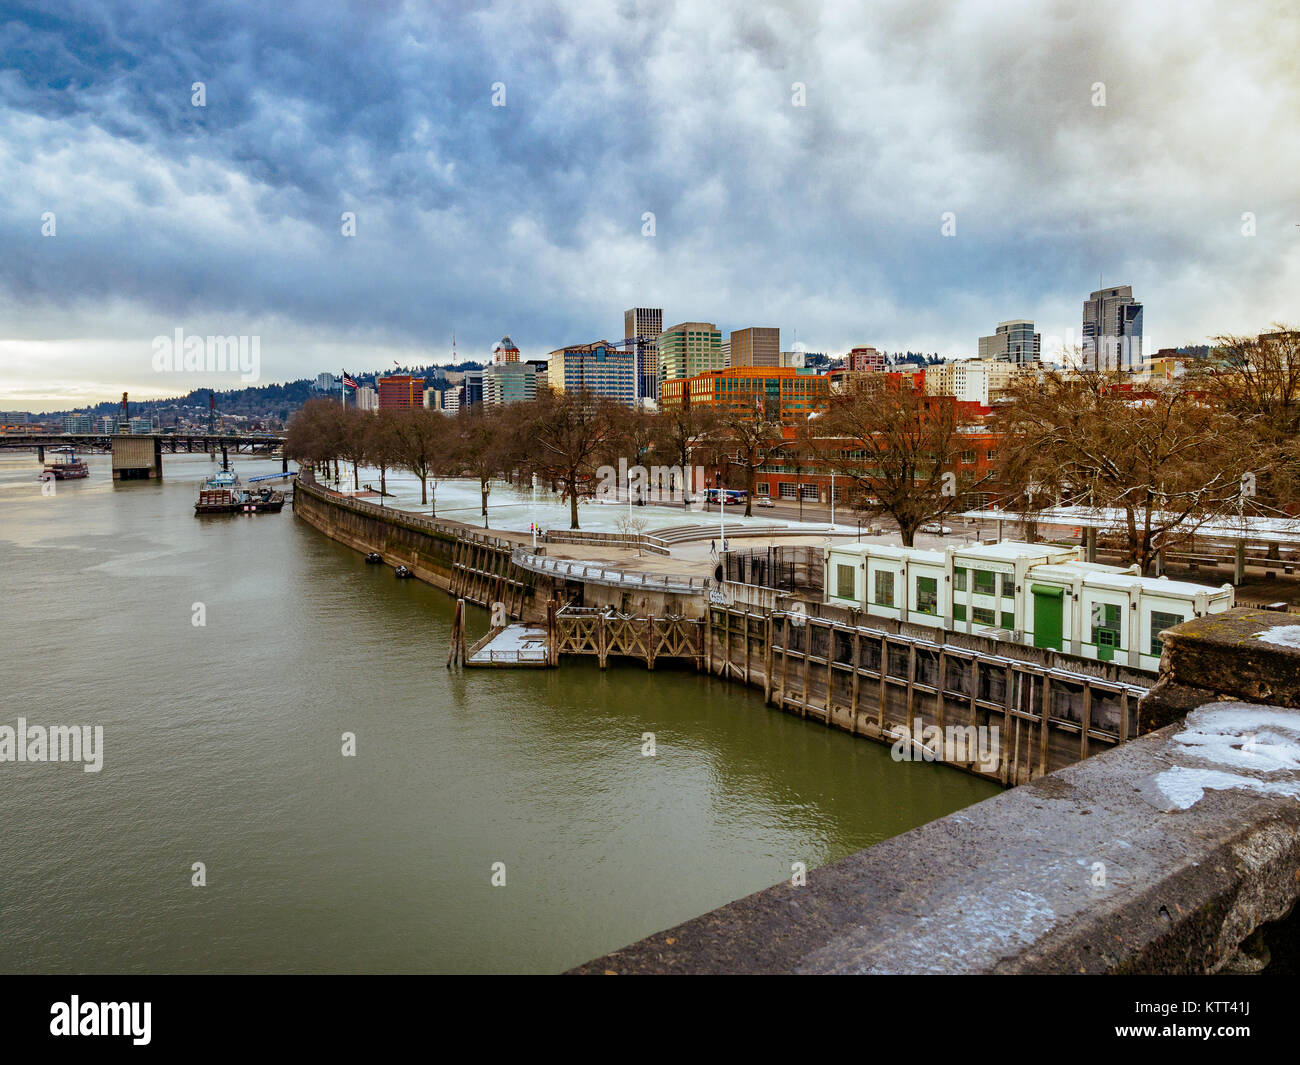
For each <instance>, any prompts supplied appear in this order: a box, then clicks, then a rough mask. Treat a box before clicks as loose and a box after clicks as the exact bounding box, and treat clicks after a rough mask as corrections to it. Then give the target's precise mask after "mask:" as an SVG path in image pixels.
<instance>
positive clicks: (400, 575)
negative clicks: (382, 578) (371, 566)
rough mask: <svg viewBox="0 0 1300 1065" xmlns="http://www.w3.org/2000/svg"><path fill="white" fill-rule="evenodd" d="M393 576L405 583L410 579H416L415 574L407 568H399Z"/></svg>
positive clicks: (394, 571)
mask: <svg viewBox="0 0 1300 1065" xmlns="http://www.w3.org/2000/svg"><path fill="white" fill-rule="evenodd" d="M393 576H394V577H396V578H397V579H398V580H399V581H404V580H407V579H408V578H410V577H414V576H415V574H414V573H412V572H411V571H410V570H409V569H407V568H406V567H405V566H398V567H397V569H395V570H393Z"/></svg>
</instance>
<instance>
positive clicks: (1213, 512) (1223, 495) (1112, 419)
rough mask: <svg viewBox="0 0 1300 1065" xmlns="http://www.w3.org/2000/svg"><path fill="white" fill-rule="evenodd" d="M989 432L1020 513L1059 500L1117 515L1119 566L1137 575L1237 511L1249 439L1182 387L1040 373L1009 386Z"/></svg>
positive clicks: (1099, 375)
mask: <svg viewBox="0 0 1300 1065" xmlns="http://www.w3.org/2000/svg"><path fill="white" fill-rule="evenodd" d="M996 425H997V427H998V428H999V429H1000V430H1001V431H1002V432H1003V434H1004V436H1003V439H1002V443H1001V446H1000V448H999V461H1000V466H1001V473H1002V482H1003V485H1004V487H1005V488H1006V489H1007V490H1008V491H1009V492H1010V493H1011V494H1012V496H1013V497H1018V498H1019V499H1020V506H1021V509H1023V510H1025V511H1027V512H1029V513H1034V512H1035V511H1037V510H1041V509H1042V508H1043V507H1046V506H1050V505H1052V504H1053V503H1055V502H1057V501H1060V500H1063V499H1068V500H1069V501H1071V502H1073V503H1081V504H1086V505H1088V506H1092V507H1097V508H1114V509H1116V510H1117V511H1118V512H1119V515H1120V520H1121V524H1122V530H1123V540H1124V545H1125V555H1126V557H1127V559H1128V561H1130V562H1136V563H1137V564H1138V565H1139V566H1140V567H1141V569H1142V572H1143V573H1146V572H1148V570H1149V568H1150V566H1151V564H1152V562H1153V561H1154V559H1155V557H1156V555H1157V554H1159V553H1160V552H1161V551H1163V550H1166V549H1168V548H1169V547H1171V546H1173V545H1175V544H1178V543H1181V542H1183V541H1185V540H1187V539H1189V538H1190V537H1191V536H1192V535H1193V534H1194V533H1195V532H1196V530H1197V528H1199V527H1200V526H1201V525H1203V524H1205V522H1207V521H1210V520H1212V519H1214V518H1216V517H1224V516H1228V515H1233V514H1237V513H1239V512H1240V511H1241V510H1242V508H1243V503H1244V501H1243V496H1242V474H1243V473H1246V472H1248V469H1249V466H1250V464H1251V462H1252V459H1253V458H1254V456H1253V454H1252V451H1251V445H1250V433H1249V431H1248V430H1247V429H1246V428H1245V427H1244V426H1243V424H1242V423H1241V422H1240V420H1239V419H1237V418H1235V417H1233V416H1232V415H1231V414H1229V413H1228V412H1227V411H1225V410H1224V409H1223V408H1222V407H1220V406H1219V405H1218V404H1216V403H1213V402H1209V401H1207V397H1206V395H1205V393H1204V392H1202V391H1199V390H1198V389H1196V388H1195V387H1192V386H1190V385H1189V384H1187V383H1184V382H1177V381H1175V382H1172V383H1164V384H1150V385H1146V384H1143V385H1137V386H1135V385H1134V383H1133V382H1132V379H1131V378H1130V377H1128V376H1127V375H1124V374H1122V373H1119V372H1117V371H1088V370H1081V371H1077V372H1059V371H1053V370H1048V371H1044V372H1043V373H1042V374H1041V375H1040V376H1039V377H1037V378H1027V379H1025V380H1022V381H1020V382H1018V383H1017V384H1016V385H1015V386H1013V390H1012V393H1011V402H1010V403H1009V404H1008V405H1007V406H1006V407H1005V408H1004V409H1003V410H1002V411H1001V412H999V414H998V416H997V419H996Z"/></svg>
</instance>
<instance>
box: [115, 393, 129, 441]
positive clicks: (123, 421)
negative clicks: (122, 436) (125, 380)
mask: <svg viewBox="0 0 1300 1065" xmlns="http://www.w3.org/2000/svg"><path fill="white" fill-rule="evenodd" d="M117 431H118V432H119V433H129V432H130V431H131V408H130V406H128V405H127V402H126V393H125V392H123V393H122V413H121V414H120V415H119V416H118V419H117Z"/></svg>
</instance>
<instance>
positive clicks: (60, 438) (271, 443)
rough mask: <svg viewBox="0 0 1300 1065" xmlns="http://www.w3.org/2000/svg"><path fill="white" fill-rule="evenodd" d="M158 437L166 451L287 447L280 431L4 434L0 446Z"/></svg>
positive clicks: (90, 445)
mask: <svg viewBox="0 0 1300 1065" xmlns="http://www.w3.org/2000/svg"><path fill="white" fill-rule="evenodd" d="M122 439H132V440H157V441H159V442H160V444H161V447H162V451H163V452H164V453H165V454H202V453H203V452H211V451H220V450H221V449H222V448H226V449H227V450H229V451H230V452H232V453H234V454H236V455H270V454H272V453H274V452H275V451H277V450H278V449H279V448H281V447H283V446H284V436H283V435H282V434H279V433H207V432H193V433H190V432H185V433H3V434H0V448H36V449H37V451H39V452H40V454H41V457H42V458H44V454H45V449H46V448H47V447H69V446H70V447H75V448H79V449H82V450H86V451H89V450H95V451H111V450H112V448H113V442H114V441H115V440H122Z"/></svg>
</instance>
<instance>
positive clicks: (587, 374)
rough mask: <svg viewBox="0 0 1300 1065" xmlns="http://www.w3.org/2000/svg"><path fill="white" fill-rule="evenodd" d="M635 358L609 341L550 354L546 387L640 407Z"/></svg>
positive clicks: (579, 345) (599, 341)
mask: <svg viewBox="0 0 1300 1065" xmlns="http://www.w3.org/2000/svg"><path fill="white" fill-rule="evenodd" d="M635 362H636V355H635V353H634V352H631V351H623V350H620V349H618V348H616V347H614V346H613V345H612V344H610V342H609V341H608V340H597V341H594V342H593V343H591V344H575V345H574V346H572V347H568V348H559V349H558V350H556V351H553V352H551V361H550V364H549V365H548V367H547V372H546V384H547V386H548V387H549V388H551V389H552V390H554V391H556V392H590V393H591V394H592V395H595V396H603V397H605V398H607V399H612V400H614V401H615V402H616V403H623V404H626V405H627V406H629V407H634V406H636V404H637V395H636V392H637V388H636V372H635Z"/></svg>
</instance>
